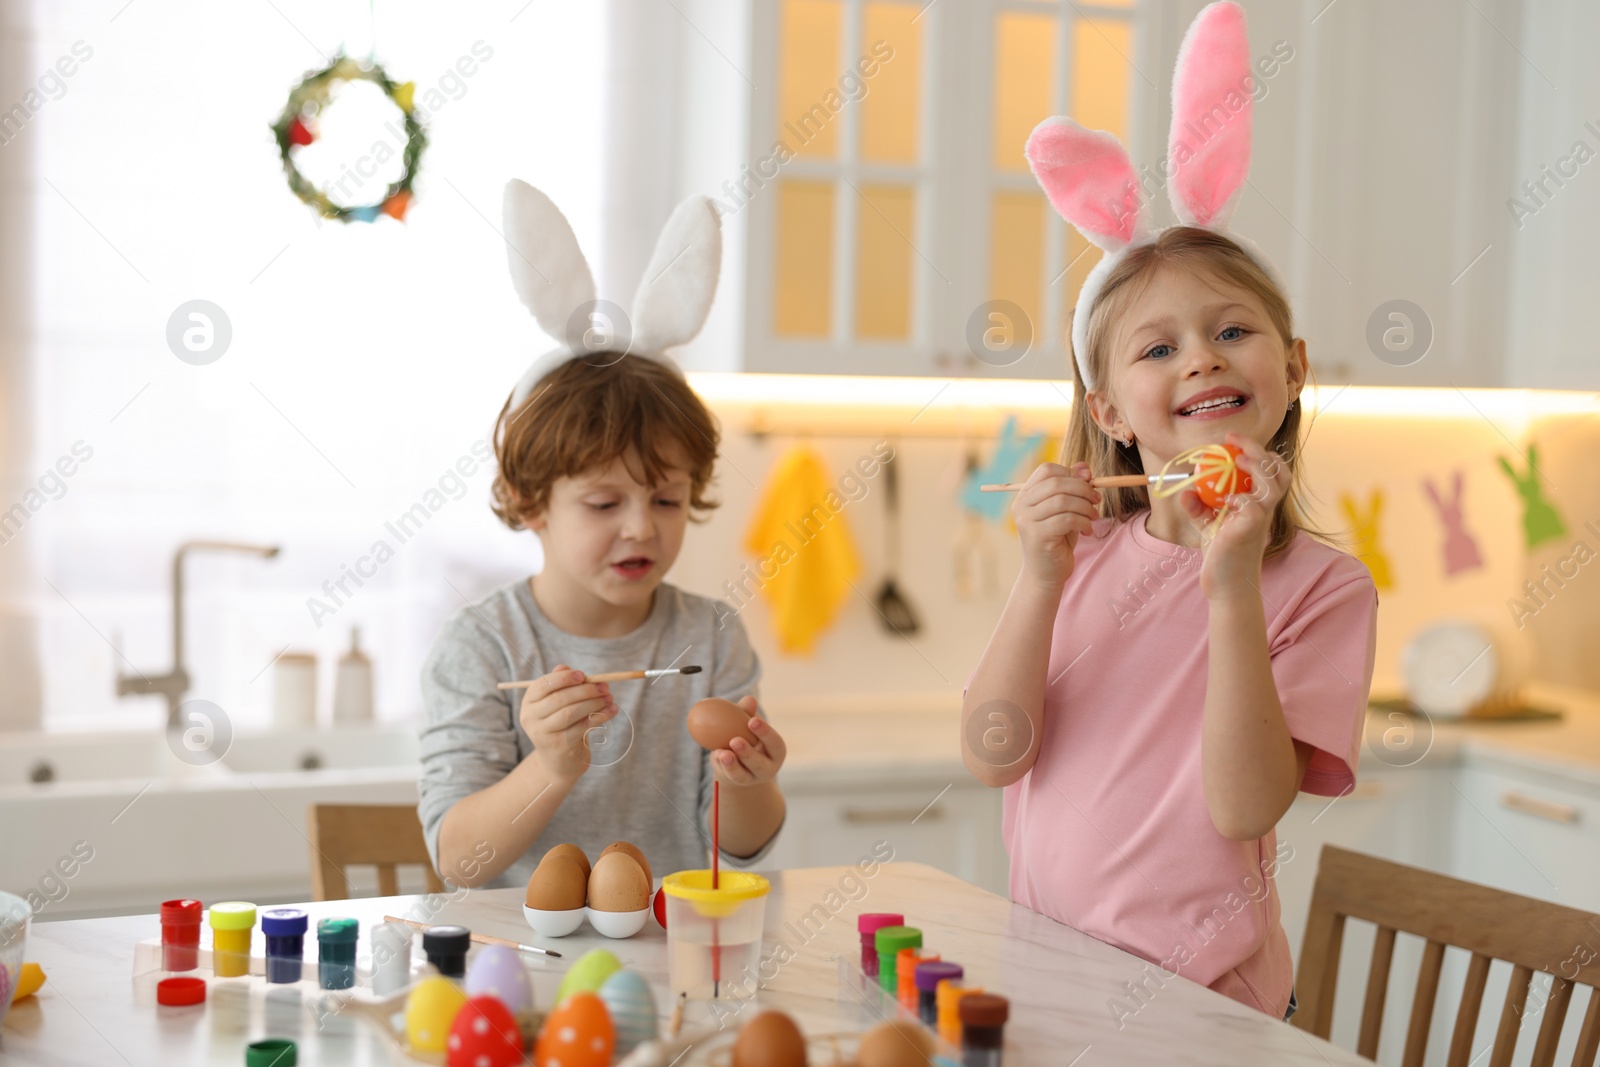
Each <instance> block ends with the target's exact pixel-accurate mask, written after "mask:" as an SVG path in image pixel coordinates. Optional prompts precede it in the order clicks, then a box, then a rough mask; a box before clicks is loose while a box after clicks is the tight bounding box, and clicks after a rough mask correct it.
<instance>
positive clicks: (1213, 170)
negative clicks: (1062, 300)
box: [1026, 2, 1284, 389]
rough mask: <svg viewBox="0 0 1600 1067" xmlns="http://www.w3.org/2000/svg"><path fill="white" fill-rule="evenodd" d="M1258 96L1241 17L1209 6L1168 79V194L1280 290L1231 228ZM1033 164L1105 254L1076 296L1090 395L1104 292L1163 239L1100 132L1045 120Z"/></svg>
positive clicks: (1077, 348)
mask: <svg viewBox="0 0 1600 1067" xmlns="http://www.w3.org/2000/svg"><path fill="white" fill-rule="evenodd" d="M1253 88H1254V85H1253V81H1252V76H1251V71H1250V42H1249V38H1248V37H1247V36H1246V34H1245V26H1244V9H1243V8H1241V7H1240V6H1239V5H1238V4H1235V3H1231V2H1224V3H1215V4H1210V5H1208V6H1207V7H1206V8H1205V9H1204V10H1202V11H1201V12H1200V14H1198V15H1196V16H1195V19H1194V22H1193V23H1192V24H1190V26H1189V32H1188V33H1186V34H1185V35H1184V38H1183V44H1182V46H1180V47H1179V49H1178V63H1177V67H1176V69H1175V71H1174V72H1173V76H1172V130H1171V132H1170V134H1169V135H1168V139H1167V174H1168V176H1169V180H1168V182H1167V195H1168V196H1169V197H1170V198H1171V201H1172V207H1173V210H1174V211H1176V212H1177V215H1178V220H1179V224H1180V225H1184V226H1198V227H1201V228H1202V229H1207V230H1212V231H1214V232H1216V233H1219V234H1223V235H1225V236H1226V237H1228V239H1229V240H1231V241H1233V242H1234V243H1236V244H1237V245H1239V247H1241V248H1243V249H1244V251H1245V253H1246V254H1247V255H1249V256H1250V258H1251V259H1253V260H1254V261H1255V262H1256V263H1257V264H1258V265H1259V266H1260V267H1261V269H1262V270H1264V271H1265V272H1266V274H1267V276H1268V277H1269V278H1271V279H1272V281H1273V284H1275V285H1277V286H1278V288H1279V289H1283V288H1284V285H1283V281H1282V279H1281V277H1280V276H1279V274H1278V272H1277V270H1276V268H1274V267H1273V265H1272V263H1271V262H1270V261H1269V260H1268V259H1267V257H1266V256H1265V255H1263V254H1262V252H1261V250H1260V249H1259V248H1257V247H1256V246H1255V244H1254V243H1253V242H1251V241H1250V240H1249V239H1247V238H1245V237H1242V236H1240V235H1239V234H1236V233H1234V232H1233V231H1231V230H1230V229H1229V228H1228V220H1229V219H1231V218H1232V217H1233V209H1234V208H1235V207H1236V206H1237V204H1238V200H1239V192H1240V190H1241V189H1243V188H1244V183H1245V178H1246V176H1247V175H1248V174H1249V172H1250V121H1251V106H1252V104H1253V102H1254V101H1253V97H1252V90H1253ZM1026 154H1027V157H1028V165H1029V166H1030V167H1032V168H1033V176H1034V177H1035V178H1037V179H1038V181H1039V184H1040V185H1041V186H1043V187H1044V191H1045V195H1046V196H1047V197H1049V199H1050V203H1051V204H1052V205H1053V206H1054V207H1055V209H1056V211H1058V212H1060V214H1061V217H1062V218H1064V219H1066V220H1067V221H1068V222H1070V223H1072V225H1074V226H1076V227H1077V228H1078V232H1079V233H1081V234H1083V236H1084V237H1086V238H1088V239H1089V241H1091V242H1093V243H1094V244H1096V245H1098V246H1099V247H1100V248H1102V249H1104V250H1105V255H1104V256H1102V257H1100V262H1099V263H1097V264H1095V267H1094V269H1093V270H1091V271H1090V272H1089V276H1088V277H1087V278H1085V279H1084V282H1083V288H1081V289H1079V290H1078V304H1077V307H1076V309H1075V310H1074V311H1073V314H1072V354H1073V358H1074V359H1075V360H1076V361H1077V364H1078V374H1079V375H1080V376H1081V377H1082V378H1083V384H1084V387H1085V388H1086V389H1092V388H1094V385H1095V383H1094V382H1093V381H1091V380H1090V378H1089V366H1088V363H1089V359H1088V348H1089V346H1088V335H1089V315H1090V313H1091V312H1092V311H1093V310H1094V302H1095V299H1096V298H1097V297H1098V296H1099V294H1100V287H1101V286H1102V285H1104V284H1105V280H1106V276H1107V275H1109V274H1110V273H1111V271H1112V268H1114V267H1115V266H1116V265H1117V264H1118V263H1119V262H1121V261H1122V258H1123V257H1124V256H1125V255H1126V254H1127V253H1128V251H1129V250H1130V249H1133V248H1137V247H1139V246H1141V245H1147V244H1151V243H1153V242H1154V241H1155V240H1156V238H1157V237H1158V236H1159V232H1158V231H1157V230H1155V229H1154V227H1153V225H1152V222H1151V219H1150V212H1149V210H1148V208H1147V206H1146V205H1145V203H1144V200H1143V197H1142V196H1141V195H1140V190H1139V181H1138V177H1137V176H1136V174H1135V173H1134V169H1133V164H1132V163H1131V162H1129V160H1128V153H1127V152H1126V151H1125V150H1124V149H1123V147H1122V145H1121V143H1120V142H1118V140H1117V139H1116V138H1115V137H1114V136H1112V135H1111V134H1109V133H1106V132H1105V131H1104V130H1086V129H1084V128H1083V127H1082V126H1079V125H1078V124H1077V123H1076V122H1073V121H1072V120H1071V119H1069V118H1066V117H1064V116H1057V117H1055V118H1048V119H1045V120H1044V121H1043V122H1041V123H1039V125H1038V126H1037V127H1035V128H1034V131H1033V133H1032V134H1030V135H1029V137H1028V147H1027V153H1026Z"/></svg>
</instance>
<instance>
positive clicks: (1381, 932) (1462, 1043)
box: [1290, 845, 1600, 1067]
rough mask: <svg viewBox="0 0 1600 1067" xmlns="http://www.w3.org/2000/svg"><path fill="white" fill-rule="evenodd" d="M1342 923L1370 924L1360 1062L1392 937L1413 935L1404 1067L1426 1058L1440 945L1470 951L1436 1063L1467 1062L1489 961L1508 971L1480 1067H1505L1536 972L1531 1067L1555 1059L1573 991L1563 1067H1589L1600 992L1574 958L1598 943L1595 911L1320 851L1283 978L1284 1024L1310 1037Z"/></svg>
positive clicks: (1593, 956)
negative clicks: (1573, 1032)
mask: <svg viewBox="0 0 1600 1067" xmlns="http://www.w3.org/2000/svg"><path fill="white" fill-rule="evenodd" d="M1347 918H1352V919H1362V920H1365V921H1367V922H1371V923H1373V924H1375V925H1376V926H1377V928H1378V930H1377V936H1376V937H1375V938H1374V940H1373V946H1372V965H1371V969H1370V970H1369V971H1368V973H1367V992H1366V999H1365V1003H1364V1004H1363V1006H1362V1009H1361V1029H1360V1036H1359V1038H1358V1042H1357V1045H1356V1052H1357V1053H1358V1054H1360V1055H1362V1056H1366V1057H1367V1058H1368V1059H1372V1058H1374V1057H1376V1055H1377V1051H1378V1032H1379V1029H1380V1028H1381V1027H1382V1025H1383V1005H1384V997H1385V995H1386V993H1387V991H1388V986H1389V965H1390V963H1391V962H1392V960H1393V958H1394V940H1395V935H1396V933H1407V934H1413V935H1415V936H1417V937H1421V938H1423V939H1425V940H1426V942H1427V946H1426V948H1425V949H1424V950H1423V954H1422V965H1421V967H1420V968H1419V970H1418V974H1417V986H1416V993H1415V996H1414V998H1413V1000H1412V1003H1411V1022H1410V1026H1409V1027H1408V1029H1407V1031H1406V1043H1405V1054H1404V1059H1403V1060H1402V1064H1403V1065H1404V1067H1420V1065H1421V1064H1422V1062H1423V1054H1424V1053H1425V1052H1426V1051H1427V1044H1428V1028H1429V1026H1430V1025H1431V1024H1432V1022H1433V1006H1434V999H1435V997H1436V996H1437V994H1438V991H1439V971H1440V968H1441V967H1442V966H1443V964H1444V950H1445V947H1446V946H1454V947H1456V948H1462V949H1466V950H1467V951H1469V952H1471V953H1472V961H1471V963H1470V964H1469V965H1468V967H1467V977H1466V984H1465V987H1464V988H1463V990H1462V994H1461V1006H1460V1008H1459V1010H1458V1011H1457V1014H1456V1021H1455V1028H1454V1031H1453V1033H1452V1035H1451V1038H1450V1051H1449V1058H1448V1059H1447V1060H1446V1063H1447V1064H1449V1065H1450V1067H1466V1065H1467V1064H1468V1062H1469V1060H1470V1058H1471V1047H1472V1035H1473V1031H1474V1030H1475V1029H1476V1028H1477V1025H1478V1011H1479V1009H1480V1008H1481V1007H1482V1004H1483V991H1484V985H1485V983H1486V982H1487V980H1488V977H1489V965H1490V964H1491V963H1492V962H1493V961H1495V960H1504V961H1505V962H1507V963H1509V964H1511V967H1512V971H1511V984H1510V985H1509V986H1508V987H1507V989H1506V999H1505V1004H1504V1006H1503V1007H1502V1008H1501V1011H1500V1022H1499V1026H1498V1028H1497V1030H1496V1032H1495V1040H1494V1048H1493V1051H1492V1052H1491V1053H1490V1057H1489V1061H1488V1064H1487V1065H1484V1067H1508V1065H1509V1064H1510V1063H1511V1057H1512V1054H1513V1053H1514V1052H1515V1051H1516V1043H1517V1033H1518V1030H1519V1029H1520V1024H1521V1021H1522V1013H1523V1008H1524V1006H1525V1004H1526V1001H1527V997H1528V986H1529V983H1530V982H1531V981H1532V979H1533V975H1534V972H1536V971H1543V972H1544V973H1546V974H1550V975H1553V976H1554V977H1553V980H1552V984H1551V987H1550V994H1549V999H1548V1000H1547V1001H1546V1003H1545V1005H1544V1019H1543V1021H1542V1022H1541V1023H1540V1025H1539V1035H1538V1037H1537V1038H1536V1039H1535V1042H1534V1049H1533V1059H1532V1061H1531V1067H1551V1065H1552V1064H1553V1063H1554V1062H1555V1056H1556V1046H1557V1044H1558V1043H1559V1041H1560V1039H1561V1027H1562V1024H1563V1022H1564V1020H1565V1019H1566V1014H1567V1005H1568V1003H1569V1002H1570V1001H1571V999H1572V990H1573V987H1574V986H1575V985H1586V986H1588V987H1589V988H1590V992H1589V1007H1588V1010H1587V1011H1586V1012H1585V1013H1584V1018H1583V1029H1582V1030H1581V1031H1579V1034H1578V1042H1577V1052H1576V1054H1575V1055H1574V1056H1573V1059H1572V1063H1573V1065H1574V1067H1590V1065H1592V1064H1593V1063H1594V1061H1595V1053H1596V1051H1597V1050H1600V990H1597V989H1596V987H1600V954H1597V953H1596V952H1594V951H1592V950H1590V951H1583V950H1584V949H1585V948H1587V946H1589V945H1591V944H1595V943H1597V942H1600V915H1595V914H1594V913H1592V912H1587V911H1579V910H1578V909H1576V908H1568V907H1563V906H1562V905H1560V904H1552V903H1549V902H1548V901H1543V900H1535V899H1533V898H1532V897H1524V896H1518V895H1517V894H1516V893H1507V892H1504V891H1502V890H1499V889H1491V888H1489V887H1488V886H1482V885H1477V884H1476V883H1473V882H1463V881H1461V880H1460V879H1457V878H1450V877H1448V876H1446V875H1442V874H1435V873H1433V872H1432V871H1425V870H1421V869H1419V868H1417V867H1407V866H1405V865H1404V864H1399V863H1390V862H1389V861H1387V860H1381V859H1377V858H1375V857H1372V856H1365V855H1362V854H1361V853H1359V852H1350V851H1348V850H1346V849H1342V848H1336V847H1335V846H1333V845H1324V846H1323V848H1322V858H1321V860H1320V861H1319V863H1318V866H1317V881H1316V886H1315V888H1314V889H1313V890H1312V893H1311V910H1310V912H1309V914H1308V915H1307V917H1306V934H1305V943H1304V945H1303V946H1302V949H1301V955H1300V969H1299V971H1298V973H1297V974H1296V976H1295V993H1296V998H1297V999H1298V1001H1299V1004H1300V1008H1299V1010H1298V1011H1297V1012H1296V1013H1295V1014H1294V1016H1293V1018H1292V1019H1291V1020H1290V1021H1291V1022H1292V1023H1293V1024H1294V1025H1295V1026H1298V1027H1300V1029H1302V1030H1308V1031H1310V1032H1311V1033H1313V1034H1316V1035H1317V1036H1318V1037H1322V1038H1326V1037H1327V1036H1328V1031H1329V1029H1330V1028H1331V1027H1332V1025H1333V995H1334V989H1335V987H1336V986H1337V984H1338V978H1339V947H1340V943H1341V942H1342V940H1343V938H1344V921H1345V919H1347ZM1552 968H1559V969H1560V970H1559V972H1558V971H1556V970H1552ZM1474 1067H1478V1065H1474Z"/></svg>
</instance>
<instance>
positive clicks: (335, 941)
mask: <svg viewBox="0 0 1600 1067" xmlns="http://www.w3.org/2000/svg"><path fill="white" fill-rule="evenodd" d="M360 929H361V924H360V923H358V922H356V920H354V919H323V920H321V921H320V922H318V923H317V984H318V985H320V986H322V988H323V989H351V988H353V987H354V986H355V984H356V938H357V936H359V933H360Z"/></svg>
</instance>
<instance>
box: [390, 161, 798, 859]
mask: <svg viewBox="0 0 1600 1067" xmlns="http://www.w3.org/2000/svg"><path fill="white" fill-rule="evenodd" d="M505 235H506V245H507V256H508V259H509V263H510V268H511V278H512V283H513V285H514V286H515V288H516V290H517V294H518V296H520V297H521V298H522V301H523V303H525V304H526V305H527V306H528V308H529V310H530V311H532V312H533V315H534V318H535V319H536V320H537V321H538V323H539V326H540V327H541V328H542V329H543V330H544V332H545V333H547V334H549V335H550V336H551V337H552V338H554V339H556V341H557V346H556V347H555V348H554V349H553V350H551V351H550V352H547V353H545V354H544V355H543V356H541V357H539V359H537V360H536V361H535V362H534V364H533V366H532V367H530V368H529V369H528V372H527V373H526V374H524V375H523V376H522V378H521V380H520V381H518V383H517V385H516V388H515V389H514V390H513V391H512V394H511V396H510V398H509V399H508V400H507V402H506V404H505V406H504V407H503V408H502V409H501V412H500V418H499V421H498V423H497V425H496V429H495V452H496V456H497V458H498V460H499V471H498V476H497V477H496V479H495V483H494V489H493V495H494V511H495V514H496V515H498V516H499V517H500V519H501V520H502V521H503V522H505V523H506V525H508V526H510V527H511V528H512V529H514V530H522V529H526V530H532V531H533V532H534V533H535V534H536V535H537V536H538V538H539V541H540V544H541V546H542V548H543V550H544V566H543V569H541V570H540V571H539V573H537V574H535V575H533V576H532V577H531V578H525V579H519V580H518V581H516V582H513V583H511V584H510V585H507V586H504V587H502V588H500V589H497V590H495V591H494V592H492V593H490V594H489V595H488V596H487V597H484V598H483V599H482V600H480V601H478V602H477V603H474V604H471V605H469V606H468V607H466V608H464V609H463V610H461V611H460V612H458V613H457V614H456V615H455V616H454V617H453V618H451V619H450V620H449V621H448V622H447V623H446V624H445V626H444V628H443V630H442V631H441V633H440V635H439V637H438V639H437V640H436V641H435V643H434V646H433V650H432V651H431V652H430V653H429V656H428V659H427V663H426V664H425V666H424V667H423V672H422V695H423V707H424V715H425V720H426V721H425V724H424V726H423V728H422V732H421V738H422V776H421V781H420V783H419V794H420V804H419V808H418V811H419V815H420V817H421V820H422V826H423V833H424V837H425V839H426V841H427V844H428V849H429V853H430V855H431V856H432V858H433V861H434V863H435V866H436V867H437V869H438V871H439V872H440V874H441V876H443V877H444V878H446V879H447V880H449V881H451V882H453V883H455V884H457V885H463V886H469V887H474V886H483V885H497V886H521V885H525V884H526V883H527V882H528V879H529V877H530V876H531V875H532V873H533V871H534V869H535V867H536V866H537V865H538V861H539V860H540V858H541V857H542V856H543V855H544V854H545V853H546V852H547V851H549V849H551V848H553V847H554V846H556V845H558V844H574V845H577V846H578V847H579V848H581V849H582V850H583V851H584V853H585V854H586V855H587V856H589V858H590V859H591V860H596V859H598V858H599V856H600V853H601V851H602V850H603V849H605V848H606V846H608V845H609V844H611V843H612V842H614V841H618V840H623V841H631V842H633V843H634V844H635V845H637V846H638V847H639V848H640V849H642V850H643V851H644V853H645V857H646V858H647V859H648V860H649V861H650V866H651V868H652V869H654V870H657V871H675V870H685V869H692V868H701V867H704V866H706V865H707V861H708V855H709V854H708V851H707V848H706V842H707V841H709V840H710V839H711V832H710V825H709V822H708V815H709V810H710V806H711V797H712V783H713V782H714V781H717V782H721V783H722V785H723V787H724V788H723V790H722V798H723V803H722V806H721V825H720V844H721V847H722V855H723V858H724V859H725V860H726V861H727V862H729V863H732V864H734V865H739V866H743V865H747V864H749V863H752V862H754V861H756V860H758V859H760V858H761V857H762V856H764V855H765V854H766V853H767V851H768V850H769V849H770V848H771V846H772V843H773V841H774V840H776V837H777V832H778V829H779V827H780V826H781V824H782V822H783V818H784V810H785V809H784V800H783V794H782V793H780V792H779V791H778V787H777V783H776V782H775V780H774V779H775V776H776V775H777V772H778V768H779V767H780V766H782V764H783V760H784V755H785V748H784V743H783V738H782V737H780V736H779V735H778V733H777V731H776V730H774V729H773V728H772V727H771V726H770V725H768V723H767V721H766V719H765V718H764V717H762V715H761V713H760V710H759V709H758V708H757V706H756V682H757V680H758V678H759V677H760V674H761V667H760V664H759V662H758V661H757V659H756V655H755V652H754V651H753V650H752V649H751V647H750V642H749V639H748V638H747V637H746V635H745V631H744V627H743V625H742V624H741V623H740V622H739V620H738V619H737V618H731V619H730V618H728V617H726V613H722V614H723V616H724V617H722V618H719V613H718V610H717V606H716V605H717V602H715V601H712V600H709V599H707V598H705V597H700V596H694V595H692V594H690V593H686V592H683V591H682V590H680V589H677V588H675V587H674V586H671V585H668V584H666V582H665V581H664V580H663V579H664V578H665V577H666V574H667V571H668V570H670V569H671V567H672V564H673V561H674V560H675V559H676V558H677V555H678V551H679V549H680V548H681V547H682V544H683V537H684V533H685V531H686V529H687V524H688V521H689V519H690V517H691V513H692V512H702V511H704V510H706V509H709V508H711V507H714V506H715V502H714V501H712V500H710V499H709V498H708V497H707V495H706V491H707V489H708V487H709V484H710V481H711V477H712V471H713V466H714V464H715V462H716V456H717V444H718V431H717V426H716V422H715V420H714V419H713V418H712V417H711V413H710V412H709V411H707V410H706V408H705V405H704V404H703V403H701V401H700V398H699V397H697V396H696V395H695V394H694V391H693V390H691V389H690V388H689V386H688V383H687V382H685V381H684V378H683V373H682V371H680V370H679V369H678V367H677V365H676V364H674V363H673V362H672V361H671V359H669V358H668V357H667V356H666V355H664V353H665V351H666V350H668V349H670V348H673V347H674V346H677V345H680V344H683V343H684V342H686V341H688V340H690V339H691V338H692V337H694V336H695V334H697V333H698V332H699V330H700V327H701V326H702V325H703V324H704V322H705V317H706V313H707V312H708V310H709V309H710V306H711V300H712V297H713V295H714V294H715V292H716V285H717V272H718V267H719V263H720V258H721V248H722V245H721V233H720V230H719V226H718V219H717V214H716V212H715V210H714V209H713V208H712V206H711V202H710V201H709V200H707V199H706V198H704V197H692V198H690V199H689V200H686V201H685V202H684V203H682V204H680V205H679V206H678V208H677V210H676V211H675V212H674V213H673V215H672V217H671V218H670V219H669V220H668V222H667V225H666V227H665V228H664V229H663V231H662V233H661V237H660V239H659V241H658V242H657V245H656V249H655V253H654V255H653V257H652V258H651V260H650V264H649V266H648V267H647V268H646V270H645V276H644V281H643V282H642V283H641V284H640V287H639V292H638V295H637V296H636V297H635V298H634V302H633V312H632V315H631V320H630V319H629V318H627V317H626V316H625V315H624V313H623V312H622V311H621V309H620V308H617V307H615V305H605V304H600V303H597V302H596V301H595V299H594V296H595V293H594V281H593V279H592V276H591V274H590V272H589V266H588V264H587V263H586V262H585V260H584V258H583V253H582V252H581V251H580V250H579V248H578V242H577V239H576V238H575V237H574V236H573V233H572V229H571V227H570V226H568V225H567V220H566V219H565V218H564V217H562V215H561V212H560V211H559V210H557V208H556V206H555V205H554V204H553V203H551V202H550V200H549V199H548V198H547V197H546V196H545V195H544V194H543V193H541V192H539V191H538V190H537V189H534V188H533V187H532V186H529V185H526V184H524V183H522V182H519V181H512V182H511V183H510V184H509V185H508V186H507V187H506V195H505ZM597 318H608V319H610V320H611V321H609V322H606V323H604V324H603V325H604V327H605V328H604V329H603V330H597V329H596V324H595V321H594V320H595V319H597ZM684 664H697V665H699V666H700V667H701V668H702V670H701V671H700V672H699V673H696V674H691V675H684V674H675V675H670V676H667V677H661V678H655V679H650V680H648V681H646V680H638V681H622V682H615V683H611V684H608V683H605V682H592V681H590V680H589V676H590V675H592V674H599V673H602V672H610V671H628V670H634V669H637V668H641V667H670V666H681V665H684ZM530 678H531V679H536V681H535V682H534V684H532V685H531V686H528V687H527V688H523V689H510V690H501V689H499V688H498V685H499V683H501V682H510V681H516V680H521V679H530ZM709 696H718V697H723V698H726V699H728V700H734V701H737V702H738V703H739V704H740V705H741V706H742V707H743V708H744V709H745V711H746V712H748V713H749V714H750V715H751V716H753V718H752V720H751V723H750V732H751V734H752V735H753V736H754V738H755V744H753V745H752V744H750V743H749V742H748V741H747V740H746V739H744V738H735V739H734V740H733V741H732V742H730V747H729V748H726V749H718V750H716V751H714V752H711V753H707V752H705V751H703V750H702V749H701V748H700V746H699V744H698V743H697V742H696V741H695V740H694V739H693V738H692V737H691V736H690V735H689V731H688V729H687V725H686V719H687V716H688V712H689V708H690V706H691V705H693V704H694V703H695V702H696V701H698V700H701V699H704V698H706V697H709Z"/></svg>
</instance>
